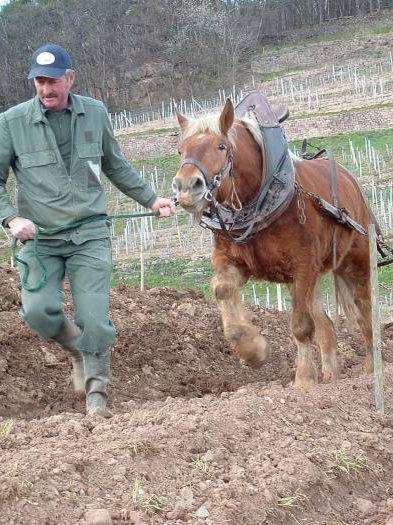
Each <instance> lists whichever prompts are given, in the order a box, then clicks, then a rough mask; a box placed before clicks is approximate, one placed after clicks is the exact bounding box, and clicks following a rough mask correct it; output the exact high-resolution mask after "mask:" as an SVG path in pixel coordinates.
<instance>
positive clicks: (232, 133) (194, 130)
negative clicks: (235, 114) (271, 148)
mask: <svg viewBox="0 0 393 525" xmlns="http://www.w3.org/2000/svg"><path fill="white" fill-rule="evenodd" d="M236 124H240V125H243V126H244V127H245V128H246V129H248V131H249V132H250V133H251V135H252V136H253V138H254V140H255V141H256V143H257V144H259V145H262V144H263V136H262V132H261V130H260V128H259V124H258V122H257V120H256V119H255V118H253V117H243V118H241V119H240V120H236V121H235V124H234V125H233V126H232V127H231V129H230V130H229V131H228V140H229V142H230V144H231V146H232V147H233V148H234V149H236V139H237V129H236ZM204 133H213V134H214V135H221V134H222V133H221V130H220V113H211V114H209V115H202V116H201V117H198V118H190V119H188V122H187V126H186V128H184V129H183V130H182V134H181V139H182V140H186V139H188V138H190V137H193V136H198V135H203V134H204Z"/></svg>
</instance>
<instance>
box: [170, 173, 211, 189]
mask: <svg viewBox="0 0 393 525" xmlns="http://www.w3.org/2000/svg"><path fill="white" fill-rule="evenodd" d="M205 188H206V185H205V181H204V180H203V178H202V177H201V176H200V175H192V176H191V177H187V178H186V179H184V178H182V177H180V176H179V175H176V177H174V178H173V181H172V189H173V191H174V192H175V193H180V192H181V191H183V192H189V193H193V194H198V193H201V192H202V191H205Z"/></svg>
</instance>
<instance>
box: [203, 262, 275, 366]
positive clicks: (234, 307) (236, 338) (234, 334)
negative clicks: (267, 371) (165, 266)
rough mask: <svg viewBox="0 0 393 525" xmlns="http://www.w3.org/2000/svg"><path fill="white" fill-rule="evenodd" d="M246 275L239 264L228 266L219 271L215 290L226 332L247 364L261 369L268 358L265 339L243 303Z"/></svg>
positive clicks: (216, 276) (215, 278)
mask: <svg viewBox="0 0 393 525" xmlns="http://www.w3.org/2000/svg"><path fill="white" fill-rule="evenodd" d="M247 279H248V277H246V276H245V275H244V274H243V273H242V272H241V271H240V270H239V268H237V267H236V266H233V265H226V266H225V267H221V268H220V269H219V270H216V273H215V275H214V276H213V279H212V290H213V293H214V295H215V297H216V301H217V305H218V308H219V310H220V313H221V319H222V324H223V328H224V335H225V337H226V339H227V340H228V341H229V343H230V344H231V346H232V347H233V349H234V350H235V352H236V353H237V354H238V355H239V357H240V358H241V359H243V360H244V361H245V362H246V364H248V365H250V366H252V367H254V368H258V367H260V366H261V365H262V364H263V363H264V362H265V361H266V359H267V358H268V356H269V352H268V348H267V344H266V340H265V338H264V337H263V336H261V335H260V334H259V332H258V329H257V328H256V327H255V326H254V325H253V324H252V323H251V322H250V320H249V315H248V313H247V312H246V310H245V309H244V307H243V306H242V304H241V300H240V289H241V287H242V286H243V285H244V284H245V283H246V281H247Z"/></svg>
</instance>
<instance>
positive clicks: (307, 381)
mask: <svg viewBox="0 0 393 525" xmlns="http://www.w3.org/2000/svg"><path fill="white" fill-rule="evenodd" d="M316 280H317V277H316V275H312V274H311V275H310V272H307V271H306V270H305V271H304V272H301V274H299V275H297V276H296V277H295V279H294V282H293V284H292V286H291V288H290V290H291V295H292V302H293V306H292V308H293V312H292V320H291V328H292V334H293V338H294V341H295V344H296V346H297V351H298V356H297V367H296V376H295V387H297V388H307V387H309V386H311V385H313V384H315V383H317V382H318V375H317V369H316V367H315V363H314V357H313V349H312V342H313V339H314V335H315V323H314V319H313V315H312V314H313V302H314V289H315V285H316Z"/></svg>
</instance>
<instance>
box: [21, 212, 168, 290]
mask: <svg viewBox="0 0 393 525" xmlns="http://www.w3.org/2000/svg"><path fill="white" fill-rule="evenodd" d="M159 215H160V212H159V211H157V212H156V211H150V212H140V213H119V214H116V215H94V216H92V217H86V218H85V219H81V220H80V221H77V222H72V223H70V224H65V225H63V226H58V227H55V228H37V227H36V233H35V235H34V238H33V254H34V257H35V259H36V260H37V262H38V265H39V267H40V269H41V277H40V279H39V281H38V283H37V284H35V285H29V284H28V280H29V274H30V268H29V264H28V263H27V262H26V261H24V260H23V259H21V258H20V257H18V256H17V255H16V245H17V242H18V239H17V238H16V237H13V239H12V244H11V257H12V260H13V261H17V262H18V263H19V264H21V265H22V267H23V268H24V271H23V272H21V274H22V275H21V285H22V288H23V289H24V290H26V291H27V292H37V291H38V290H41V289H42V288H43V287H44V286H45V285H46V283H47V282H48V275H47V271H46V268H45V265H44V263H43V262H42V260H41V257H40V255H39V253H38V241H39V239H40V238H42V237H45V236H46V235H56V234H57V233H61V232H65V231H69V230H73V229H75V228H79V226H83V225H84V224H89V223H92V222H97V221H102V220H111V219H135V218H139V217H159Z"/></svg>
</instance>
